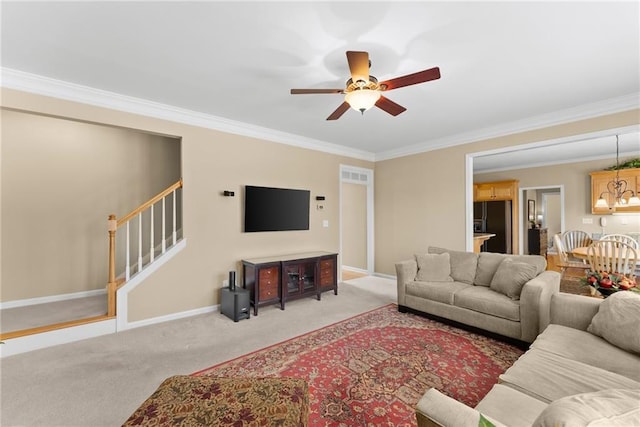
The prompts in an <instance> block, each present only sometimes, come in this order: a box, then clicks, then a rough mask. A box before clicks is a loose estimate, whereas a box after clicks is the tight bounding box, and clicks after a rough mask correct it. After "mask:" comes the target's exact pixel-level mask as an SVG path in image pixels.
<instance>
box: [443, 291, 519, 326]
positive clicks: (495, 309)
mask: <svg viewBox="0 0 640 427" xmlns="http://www.w3.org/2000/svg"><path fill="white" fill-rule="evenodd" d="M453 304H454V305H455V306H456V307H461V308H466V309H469V310H473V311H477V312H480V313H484V314H489V315H491V316H496V317H501V318H503V319H508V320H513V321H515V322H519V321H520V304H519V303H518V302H517V301H513V300H512V299H511V298H509V297H507V296H506V295H503V294H501V293H499V292H495V291H492V290H491V289H489V288H485V287H482V286H469V287H467V288H465V289H461V290H459V291H458V292H456V293H455V295H454V300H453Z"/></svg>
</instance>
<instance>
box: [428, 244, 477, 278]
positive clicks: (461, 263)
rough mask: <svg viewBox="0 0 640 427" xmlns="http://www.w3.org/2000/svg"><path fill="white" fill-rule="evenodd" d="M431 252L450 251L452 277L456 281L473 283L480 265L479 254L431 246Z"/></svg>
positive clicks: (429, 250)
mask: <svg viewBox="0 0 640 427" xmlns="http://www.w3.org/2000/svg"><path fill="white" fill-rule="evenodd" d="M428 252H429V253H430V254H442V253H448V254H449V260H450V263H451V277H452V278H453V280H455V281H456V282H462V283H466V284H468V285H472V284H473V279H475V277H476V269H477V267H478V254H476V253H474V252H463V251H452V250H450V249H445V248H439V247H437V246H430V247H429V249H428Z"/></svg>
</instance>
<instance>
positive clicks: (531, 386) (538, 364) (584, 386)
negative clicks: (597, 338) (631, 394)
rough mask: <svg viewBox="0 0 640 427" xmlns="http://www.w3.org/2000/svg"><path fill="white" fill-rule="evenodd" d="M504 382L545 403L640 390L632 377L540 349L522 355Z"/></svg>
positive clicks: (501, 378)
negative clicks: (609, 391) (613, 390)
mask: <svg viewBox="0 0 640 427" xmlns="http://www.w3.org/2000/svg"><path fill="white" fill-rule="evenodd" d="M585 298H586V297H585ZM500 382H501V383H503V384H505V385H508V386H509V387H513V388H515V389H516V390H520V391H521V392H523V393H527V394H529V395H531V396H533V397H535V398H537V399H540V400H543V401H545V402H552V401H554V400H557V399H560V398H562V397H566V396H571V395H574V394H579V393H590V392H594V391H600V390H606V389H610V388H622V389H629V390H631V389H640V382H638V381H634V380H633V379H631V378H627V377H624V376H622V375H619V374H616V373H614V372H610V371H607V370H605V369H602V368H600V367H598V366H594V365H587V364H586V363H582V362H578V361H576V360H571V359H568V358H565V357H562V356H558V355H557V354H553V353H549V352H547V351H542V350H538V349H536V348H533V349H530V350H528V351H527V352H526V353H525V354H523V355H522V356H520V358H519V359H518V360H516V362H515V363H514V364H513V365H512V366H511V367H510V368H509V369H507V370H506V371H505V373H504V374H502V375H500Z"/></svg>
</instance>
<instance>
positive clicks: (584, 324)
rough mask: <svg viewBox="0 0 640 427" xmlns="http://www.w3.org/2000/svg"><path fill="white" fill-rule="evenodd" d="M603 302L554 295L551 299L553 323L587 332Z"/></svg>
mask: <svg viewBox="0 0 640 427" xmlns="http://www.w3.org/2000/svg"><path fill="white" fill-rule="evenodd" d="M602 301H604V300H603V299H600V298H592V297H588V296H584V295H574V294H565V293H562V294H557V295H554V296H553V298H552V299H551V323H555V324H557V325H562V326H568V327H570V328H574V329H580V330H582V331H586V330H587V328H588V327H589V324H590V323H591V319H592V318H593V316H595V315H596V313H597V312H598V307H600V303H602Z"/></svg>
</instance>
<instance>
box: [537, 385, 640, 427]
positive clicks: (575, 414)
mask: <svg viewBox="0 0 640 427" xmlns="http://www.w3.org/2000/svg"><path fill="white" fill-rule="evenodd" d="M639 401H640V390H621V389H609V390H600V391H596V392H591V393H583V394H575V395H573V396H567V397H563V398H561V399H558V400H555V401H553V402H551V403H550V404H549V406H547V407H546V408H545V410H544V411H542V412H541V413H540V415H538V418H536V420H535V421H534V422H533V424H532V427H556V426H566V427H573V426H575V427H578V426H587V425H588V426H593V427H604V426H608V427H623V426H624V427H626V426H637V425H640V406H639V405H638V402H639Z"/></svg>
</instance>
